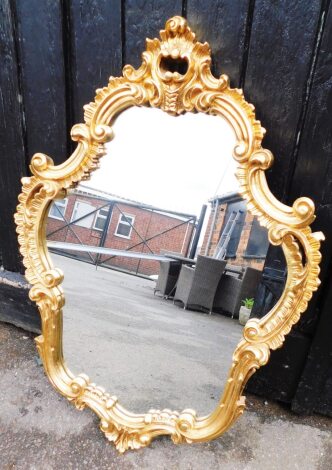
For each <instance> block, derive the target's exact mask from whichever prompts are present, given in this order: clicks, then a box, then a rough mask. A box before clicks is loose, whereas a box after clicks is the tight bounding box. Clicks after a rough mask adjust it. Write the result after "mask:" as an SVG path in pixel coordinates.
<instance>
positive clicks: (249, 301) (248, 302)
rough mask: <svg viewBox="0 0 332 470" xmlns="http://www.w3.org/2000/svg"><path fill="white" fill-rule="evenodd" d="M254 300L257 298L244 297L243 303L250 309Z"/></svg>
mask: <svg viewBox="0 0 332 470" xmlns="http://www.w3.org/2000/svg"><path fill="white" fill-rule="evenodd" d="M254 302H255V300H254V299H252V298H251V299H244V300H242V303H243V305H244V306H245V307H246V308H249V310H251V309H252V308H253V306H254Z"/></svg>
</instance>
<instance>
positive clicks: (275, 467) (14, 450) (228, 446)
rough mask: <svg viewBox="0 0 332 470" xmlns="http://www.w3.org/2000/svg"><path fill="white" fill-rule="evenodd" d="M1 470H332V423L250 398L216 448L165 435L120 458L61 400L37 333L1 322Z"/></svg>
mask: <svg viewBox="0 0 332 470" xmlns="http://www.w3.org/2000/svg"><path fill="white" fill-rule="evenodd" d="M0 397H1V398H0V469H1V470H53V469H54V470H63V469H65V470H67V469H68V470H70V469H75V470H81V469H84V470H85V469H87V470H94V469H98V470H106V469H110V470H113V469H114V470H115V469H116V470H129V469H130V470H131V469H133V470H134V469H139V470H141V469H144V470H177V469H179V470H206V469H208V470H210V469H211V470H212V469H213V470H215V469H222V470H296V469H300V470H327V469H330V468H332V420H331V419H328V418H323V417H319V416H314V417H309V418H304V417H298V416H295V415H293V414H291V413H290V412H288V411H287V410H286V409H284V408H283V407H281V406H279V405H277V404H274V403H270V402H266V401H263V400H260V399H257V398H255V397H253V396H249V397H247V407H248V409H247V411H246V412H245V414H244V415H243V416H242V417H241V418H240V419H239V420H238V421H237V423H235V425H234V426H233V427H232V429H230V430H229V431H228V432H227V433H226V434H224V435H223V436H222V437H220V438H219V439H216V440H215V441H212V442H210V443H204V444H195V445H180V446H175V445H174V444H173V443H172V442H171V440H170V439H168V438H161V439H157V440H155V441H153V442H152V444H151V446H150V447H148V448H146V449H141V450H139V451H132V452H127V453H125V454H124V455H119V454H118V453H117V452H116V450H115V449H114V447H113V445H112V444H111V443H109V442H108V441H107V440H106V439H105V438H104V437H103V434H102V433H101V431H99V429H98V419H97V417H96V416H95V415H94V414H93V413H92V412H90V411H89V410H84V411H82V412H79V411H77V410H76V409H75V408H74V407H73V405H71V404H70V403H69V402H67V400H65V399H64V398H63V397H61V396H60V395H58V394H57V393H56V392H55V391H54V390H53V388H52V386H51V384H50V383H49V382H48V380H47V379H46V377H45V374H44V371H43V368H42V367H41V366H40V365H38V361H37V352H36V348H35V345H34V343H33V337H32V335H30V334H27V333H26V332H24V331H22V330H20V329H18V328H16V327H14V326H10V325H5V324H3V323H2V324H0Z"/></svg>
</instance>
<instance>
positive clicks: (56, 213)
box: [48, 198, 68, 220]
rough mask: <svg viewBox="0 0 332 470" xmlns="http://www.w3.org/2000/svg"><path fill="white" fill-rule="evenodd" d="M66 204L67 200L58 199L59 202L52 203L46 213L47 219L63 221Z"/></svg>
mask: <svg viewBox="0 0 332 470" xmlns="http://www.w3.org/2000/svg"><path fill="white" fill-rule="evenodd" d="M67 204H68V199H67V198H66V199H60V200H59V201H54V202H53V204H52V205H51V209H50V211H49V213H48V215H49V217H52V219H59V220H64V217H65V213H66V208H67Z"/></svg>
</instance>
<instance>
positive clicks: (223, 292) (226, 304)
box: [213, 267, 262, 318]
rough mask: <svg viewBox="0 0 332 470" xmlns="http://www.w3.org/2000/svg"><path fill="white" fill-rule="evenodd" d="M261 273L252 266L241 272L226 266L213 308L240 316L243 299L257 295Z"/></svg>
mask: <svg viewBox="0 0 332 470" xmlns="http://www.w3.org/2000/svg"><path fill="white" fill-rule="evenodd" d="M261 275H262V272H261V271H259V270H258V269H254V268H250V267H246V268H243V271H242V272H239V273H235V272H232V269H231V267H230V270H229V271H228V270H227V267H226V270H225V273H224V274H223V276H222V277H221V279H220V282H219V285H218V288H217V291H216V295H215V298H214V302H213V310H215V311H216V312H218V311H219V312H227V313H230V314H231V315H232V318H234V317H235V318H238V316H239V310H240V307H241V302H242V300H244V299H245V298H247V297H248V298H251V297H255V294H256V291H257V288H258V284H259V281H260V279H261Z"/></svg>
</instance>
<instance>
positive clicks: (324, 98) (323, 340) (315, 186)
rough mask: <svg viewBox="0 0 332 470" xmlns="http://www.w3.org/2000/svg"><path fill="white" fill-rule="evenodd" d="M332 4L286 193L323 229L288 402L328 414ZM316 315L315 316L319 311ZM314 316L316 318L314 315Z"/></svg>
mask: <svg viewBox="0 0 332 470" xmlns="http://www.w3.org/2000/svg"><path fill="white" fill-rule="evenodd" d="M331 58H332V5H330V8H329V10H328V12H327V16H326V22H325V27H324V29H323V34H322V40H321V46H320V49H319V53H318V57H317V65H316V69H315V72H314V75H313V81H312V87H311V90H310V98H309V102H308V108H307V112H306V119H305V123H304V126H303V130H302V133H301V140H300V144H299V152H298V157H297V162H296V163H297V165H296V168H295V171H294V178H293V184H292V187H291V192H290V195H291V197H292V198H296V197H299V196H302V195H306V196H309V197H311V198H313V200H314V202H315V204H316V207H317V219H316V221H315V223H314V225H313V228H314V230H322V231H323V232H324V233H325V236H326V241H325V242H324V243H323V244H322V255H323V258H322V264H321V266H322V272H321V276H320V278H321V280H322V286H321V288H320V290H319V291H318V292H317V294H316V295H315V296H314V299H313V301H311V303H310V304H309V313H311V316H312V317H314V318H316V319H317V318H318V320H319V322H318V324H317V328H316V330H315V335H314V339H313V342H312V346H311V350H310V352H309V355H308V361H307V364H306V367H305V369H304V371H303V374H302V378H301V381H300V384H299V387H298V390H297V394H296V397H295V399H294V402H293V408H294V409H295V410H296V411H298V412H306V413H308V412H311V411H313V410H316V411H319V412H320V413H324V414H329V415H332V400H331V398H330V397H329V396H328V394H329V393H330V392H331V386H330V384H331V383H332V370H331V357H332V342H331V332H332V316H331V301H332V289H331V286H332V274H331V260H332V244H331V240H332V192H331V188H332V128H331V116H332V61H331ZM319 314H320V315H319ZM318 315H319V317H318Z"/></svg>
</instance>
